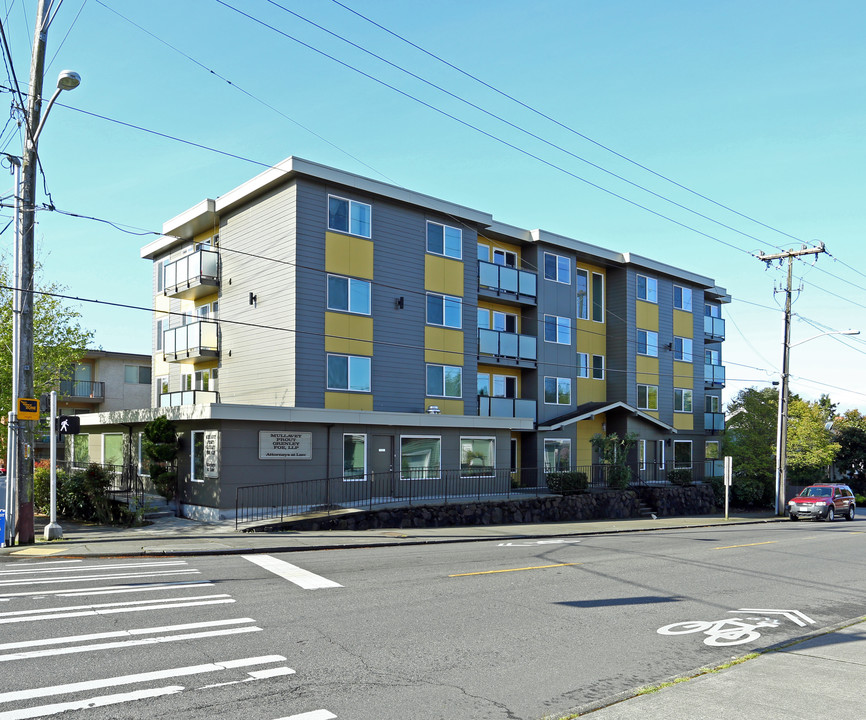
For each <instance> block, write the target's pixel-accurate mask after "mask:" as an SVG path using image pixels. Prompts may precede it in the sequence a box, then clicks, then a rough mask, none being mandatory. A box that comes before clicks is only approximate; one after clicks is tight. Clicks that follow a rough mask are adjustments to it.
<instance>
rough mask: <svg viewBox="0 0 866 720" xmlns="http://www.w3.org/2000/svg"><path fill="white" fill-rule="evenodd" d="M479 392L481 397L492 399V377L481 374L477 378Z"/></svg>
mask: <svg viewBox="0 0 866 720" xmlns="http://www.w3.org/2000/svg"><path fill="white" fill-rule="evenodd" d="M477 392H478V394H479V395H484V396H485V397H490V375H489V374H488V373H481V374H479V375H478V376H477Z"/></svg>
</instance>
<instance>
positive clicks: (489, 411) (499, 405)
mask: <svg viewBox="0 0 866 720" xmlns="http://www.w3.org/2000/svg"><path fill="white" fill-rule="evenodd" d="M478 416H479V417H513V418H519V417H521V418H522V417H528V418H532V419H533V420H536V419H537V406H536V402H535V400H524V399H522V398H503V397H489V396H487V395H479V396H478Z"/></svg>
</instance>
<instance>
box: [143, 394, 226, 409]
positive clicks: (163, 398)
mask: <svg viewBox="0 0 866 720" xmlns="http://www.w3.org/2000/svg"><path fill="white" fill-rule="evenodd" d="M219 401H220V400H219V393H218V392H216V391H215V390H179V391H177V392H167V393H160V395H159V398H158V403H159V405H158V407H178V406H180V405H212V404H213V403H218V402H219Z"/></svg>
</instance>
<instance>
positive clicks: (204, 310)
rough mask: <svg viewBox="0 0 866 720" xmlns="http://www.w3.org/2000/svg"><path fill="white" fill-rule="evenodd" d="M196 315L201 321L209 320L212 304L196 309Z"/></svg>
mask: <svg viewBox="0 0 866 720" xmlns="http://www.w3.org/2000/svg"><path fill="white" fill-rule="evenodd" d="M195 314H196V315H197V316H198V319H199V320H207V316H208V315H209V314H210V303H205V304H204V305H199V306H198V307H197V308H196V309H195Z"/></svg>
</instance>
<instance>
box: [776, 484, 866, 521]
mask: <svg viewBox="0 0 866 720" xmlns="http://www.w3.org/2000/svg"><path fill="white" fill-rule="evenodd" d="M855 506H856V503H855V502H854V493H853V492H851V488H849V487H848V486H847V485H836V484H829V483H828V484H826V485H825V484H821V485H810V486H809V487H807V488H803V491H802V492H801V493H800V494H799V495H797V497H795V498H792V499H791V500H789V501H788V516H789V517H790V518H791V520H799V519H800V518H812V519H813V520H833V518H835V517H836V516H837V515H842V516H844V518H845V519H846V520H853V519H854V511H855V509H856V507H855Z"/></svg>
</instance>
